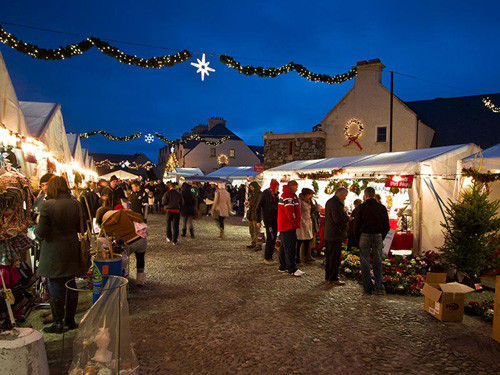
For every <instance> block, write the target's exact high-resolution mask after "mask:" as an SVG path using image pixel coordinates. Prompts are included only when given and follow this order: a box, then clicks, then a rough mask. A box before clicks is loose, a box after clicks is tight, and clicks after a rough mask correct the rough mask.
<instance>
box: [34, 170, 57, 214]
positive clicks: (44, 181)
mask: <svg viewBox="0 0 500 375" xmlns="http://www.w3.org/2000/svg"><path fill="white" fill-rule="evenodd" d="M52 176H54V175H53V174H52V173H46V174H44V175H43V176H42V178H40V189H41V190H40V193H38V196H37V197H36V199H35V203H34V204H33V208H34V209H35V211H40V206H41V204H42V202H43V201H44V200H45V198H46V197H47V189H48V187H49V180H50V178H51V177H52Z"/></svg>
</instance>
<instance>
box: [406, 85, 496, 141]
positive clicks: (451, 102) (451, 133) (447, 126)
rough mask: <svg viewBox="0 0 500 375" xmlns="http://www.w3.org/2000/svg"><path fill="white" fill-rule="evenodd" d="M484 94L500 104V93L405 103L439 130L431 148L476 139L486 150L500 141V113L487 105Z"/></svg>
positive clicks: (423, 119) (421, 118)
mask: <svg viewBox="0 0 500 375" xmlns="http://www.w3.org/2000/svg"><path fill="white" fill-rule="evenodd" d="M484 97H489V98H490V99H491V101H492V102H493V104H495V105H496V106H499V107H500V93H499V94H485V95H473V96H462V97H456V98H437V99H433V100H419V101H414V102H405V103H406V105H407V106H408V107H410V109H411V110H412V111H413V112H415V113H416V114H417V115H418V116H419V118H420V120H422V121H423V122H424V123H425V124H427V125H429V126H430V127H431V128H433V129H434V130H435V131H436V134H435V135H434V139H433V141H432V147H439V146H449V145H456V144H463V143H470V142H473V143H475V144H477V145H479V146H481V147H482V148H483V149H485V148H488V147H492V146H494V145H495V144H497V143H498V142H499V141H500V113H495V112H493V111H492V110H491V109H489V108H487V107H486V106H485V105H484V103H483V101H482V100H483V98H484Z"/></svg>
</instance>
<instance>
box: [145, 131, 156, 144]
mask: <svg viewBox="0 0 500 375" xmlns="http://www.w3.org/2000/svg"><path fill="white" fill-rule="evenodd" d="M144 140H145V141H146V142H147V143H151V142H154V141H155V136H154V135H153V134H151V133H149V134H146V135H145V136H144Z"/></svg>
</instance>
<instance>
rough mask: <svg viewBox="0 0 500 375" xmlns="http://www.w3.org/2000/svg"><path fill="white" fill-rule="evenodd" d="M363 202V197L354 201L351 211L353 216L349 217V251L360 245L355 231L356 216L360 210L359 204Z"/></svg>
mask: <svg viewBox="0 0 500 375" xmlns="http://www.w3.org/2000/svg"><path fill="white" fill-rule="evenodd" d="M361 203H363V201H362V200H361V199H356V200H355V201H354V210H352V212H351V216H350V217H349V225H348V226H347V234H348V239H347V251H351V249H352V247H353V246H354V247H358V240H357V238H356V234H355V233H354V221H355V220H356V216H357V215H358V212H359V206H360V205H361Z"/></svg>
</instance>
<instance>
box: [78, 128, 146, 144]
mask: <svg viewBox="0 0 500 375" xmlns="http://www.w3.org/2000/svg"><path fill="white" fill-rule="evenodd" d="M97 134H101V135H103V136H105V137H106V138H108V139H111V140H113V141H125V142H127V141H130V140H132V139H136V138H139V137H140V136H141V135H142V133H136V134H132V135H127V136H125V137H118V136H116V135H112V134H109V133H108V132H106V131H104V130H92V131H91V132H87V133H82V134H80V138H82V139H86V138H89V137H92V136H94V135H97Z"/></svg>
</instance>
